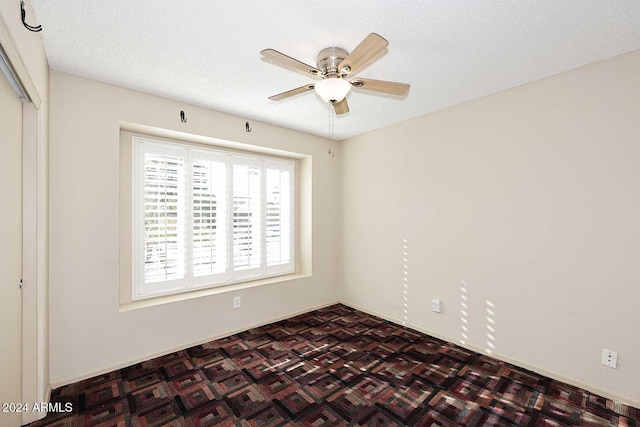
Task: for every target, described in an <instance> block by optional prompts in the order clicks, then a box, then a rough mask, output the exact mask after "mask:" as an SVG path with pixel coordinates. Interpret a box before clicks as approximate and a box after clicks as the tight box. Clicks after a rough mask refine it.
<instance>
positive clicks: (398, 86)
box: [351, 77, 411, 95]
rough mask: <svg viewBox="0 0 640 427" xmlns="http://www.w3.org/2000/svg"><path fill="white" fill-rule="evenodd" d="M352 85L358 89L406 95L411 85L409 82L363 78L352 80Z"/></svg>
mask: <svg viewBox="0 0 640 427" xmlns="http://www.w3.org/2000/svg"><path fill="white" fill-rule="evenodd" d="M351 85H352V86H353V87H355V88H358V89H363V90H370V91H373V92H382V93H388V94H390V95H406V94H407V92H409V88H410V87H411V85H409V84H407V83H396V82H388V81H386V80H373V79H361V78H360V77H358V78H355V79H353V80H351Z"/></svg>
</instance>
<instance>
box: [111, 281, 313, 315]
mask: <svg viewBox="0 0 640 427" xmlns="http://www.w3.org/2000/svg"><path fill="white" fill-rule="evenodd" d="M306 277H311V274H307V273H292V274H286V275H283V276H275V277H267V278H264V279H258V280H252V281H248V282H241V283H234V284H232V285H226V286H218V287H215V288H208V289H194V290H193V291H185V292H181V293H178V294H172V295H161V296H157V297H150V298H146V299H143V300H136V301H131V302H127V303H121V304H120V312H124V311H131V310H137V309H140V308H146V307H153V306H156V305H162V304H169V303H172V302H177V301H185V300H189V299H192V298H201V297H206V296H209V295H217V294H224V293H227V292H235V291H239V290H241V289H248V288H253V287H256V286H263V285H270V284H273V283H281V282H288V281H290V280H297V279H303V278H306Z"/></svg>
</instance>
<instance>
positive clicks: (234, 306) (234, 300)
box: [233, 297, 242, 308]
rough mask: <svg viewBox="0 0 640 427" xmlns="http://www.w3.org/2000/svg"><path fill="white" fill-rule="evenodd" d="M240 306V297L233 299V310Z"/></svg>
mask: <svg viewBox="0 0 640 427" xmlns="http://www.w3.org/2000/svg"><path fill="white" fill-rule="evenodd" d="M241 304H242V301H241V300H240V297H233V308H240V305H241Z"/></svg>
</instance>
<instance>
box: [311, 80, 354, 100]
mask: <svg viewBox="0 0 640 427" xmlns="http://www.w3.org/2000/svg"><path fill="white" fill-rule="evenodd" d="M314 90H315V91H316V93H317V94H318V95H319V96H320V98H322V100H323V101H324V102H330V103H333V102H340V101H342V100H343V99H344V97H345V96H347V94H348V93H349V91H350V90H351V83H349V82H348V81H346V80H344V79H341V78H331V79H324V80H321V81H319V82H317V83H316V84H315V86H314Z"/></svg>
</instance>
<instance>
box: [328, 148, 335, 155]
mask: <svg viewBox="0 0 640 427" xmlns="http://www.w3.org/2000/svg"><path fill="white" fill-rule="evenodd" d="M329 155H330V156H331V157H335V156H336V153H334V152H333V151H331V148H329Z"/></svg>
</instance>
